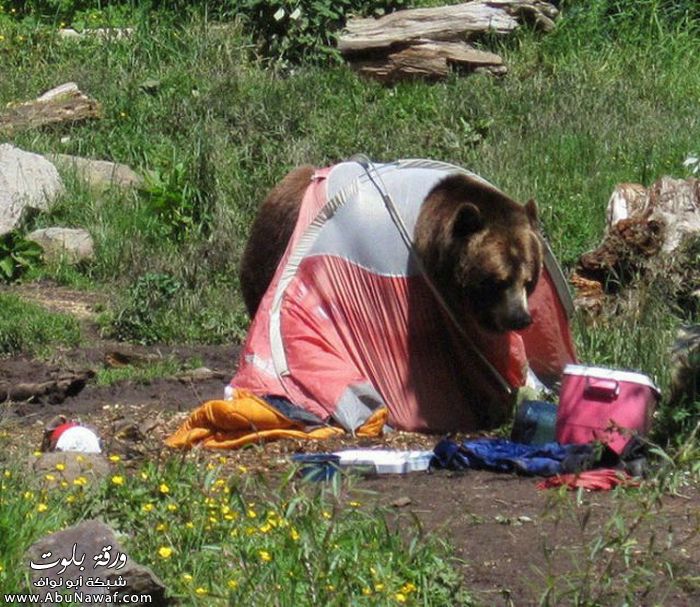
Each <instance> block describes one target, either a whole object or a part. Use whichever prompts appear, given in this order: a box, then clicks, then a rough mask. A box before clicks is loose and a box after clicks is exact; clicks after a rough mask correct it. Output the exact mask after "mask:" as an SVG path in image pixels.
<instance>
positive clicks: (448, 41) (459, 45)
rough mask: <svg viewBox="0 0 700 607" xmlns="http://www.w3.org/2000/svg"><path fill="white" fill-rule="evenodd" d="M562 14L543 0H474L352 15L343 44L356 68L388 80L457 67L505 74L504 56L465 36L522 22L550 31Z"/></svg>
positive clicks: (433, 75) (442, 73)
mask: <svg viewBox="0 0 700 607" xmlns="http://www.w3.org/2000/svg"><path fill="white" fill-rule="evenodd" d="M557 13H558V11H557V9H556V8H555V7H554V6H552V5H551V4H549V3H548V2H543V1H540V0H488V1H487V0H475V1H474V2H467V3H463V4H457V5H452V6H442V7H434V8H421V9H411V10H405V11H397V12H395V13H390V14H388V15H385V16H384V17H381V18H379V19H373V18H363V19H350V20H349V21H348V22H347V24H346V27H345V30H344V31H343V32H342V33H341V35H340V38H339V39H338V48H339V50H340V51H341V53H342V54H343V56H344V57H345V58H346V59H347V60H348V61H349V62H350V63H351V65H352V67H353V68H354V69H356V70H357V71H359V72H360V73H362V74H365V75H367V76H370V77H373V78H376V79H378V80H381V81H382V82H388V83H393V82H396V81H398V80H403V79H407V78H425V79H429V80H439V79H442V78H445V77H446V76H447V75H448V74H449V73H450V68H452V67H456V68H460V69H462V70H466V71H475V70H486V71H488V72H490V73H493V74H503V73H505V71H506V67H505V65H504V64H503V60H502V59H501V57H499V56H498V55H496V54H495V53H490V52H488V51H483V50H479V49H476V48H474V47H473V46H471V45H469V44H467V42H466V41H468V40H470V39H473V38H475V37H477V36H479V35H483V34H485V33H496V34H509V33H510V32H512V31H514V30H515V29H517V28H518V27H520V26H521V25H522V24H523V23H532V24H534V25H535V26H537V27H539V28H540V29H543V30H545V31H549V30H551V29H552V28H553V27H554V21H553V19H554V18H555V17H556V15H557Z"/></svg>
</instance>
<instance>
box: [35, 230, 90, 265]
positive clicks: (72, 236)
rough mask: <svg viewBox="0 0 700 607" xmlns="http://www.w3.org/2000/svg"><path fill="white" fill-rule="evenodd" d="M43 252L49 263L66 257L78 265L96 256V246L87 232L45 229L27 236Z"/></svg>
mask: <svg viewBox="0 0 700 607" xmlns="http://www.w3.org/2000/svg"><path fill="white" fill-rule="evenodd" d="M27 240H33V241H34V242H36V243H37V244H38V245H39V246H40V247H41V248H42V249H43V250H44V257H45V258H46V259H47V260H49V261H57V260H59V259H60V258H61V257H65V258H66V259H67V260H68V261H69V262H71V263H78V262H80V261H83V260H85V259H92V258H93V257H94V256H95V245H94V243H93V241H92V236H90V233H89V232H88V231H87V230H82V229H72V228H43V229H41V230H34V232H32V233H31V234H28V235H27Z"/></svg>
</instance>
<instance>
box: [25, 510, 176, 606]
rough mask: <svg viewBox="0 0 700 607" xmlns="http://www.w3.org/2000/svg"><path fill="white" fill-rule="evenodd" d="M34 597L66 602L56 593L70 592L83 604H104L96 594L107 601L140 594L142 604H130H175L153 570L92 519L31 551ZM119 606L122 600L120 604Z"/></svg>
mask: <svg viewBox="0 0 700 607" xmlns="http://www.w3.org/2000/svg"><path fill="white" fill-rule="evenodd" d="M26 562H27V563H29V568H30V577H31V585H32V586H31V593H32V594H37V593H38V594H39V595H40V596H41V600H40V604H41V605H55V604H61V605H63V604H66V602H69V601H66V600H65V599H63V600H62V599H61V598H60V597H59V598H58V599H56V593H58V594H61V593H67V594H68V596H69V597H70V598H72V599H74V598H76V597H77V596H82V597H83V603H81V602H78V603H76V602H75V601H72V602H70V604H93V603H96V602H99V599H98V598H97V597H95V598H90V597H88V598H85V597H86V596H87V595H90V594H98V595H100V594H101V595H111V596H110V598H111V599H112V600H107V597H106V596H105V597H104V599H103V601H102V602H105V603H107V602H115V601H114V598H118V596H119V595H121V596H124V595H131V597H134V596H138V597H139V598H140V599H141V602H130V603H129V604H130V605H149V606H154V605H155V606H161V605H168V604H169V603H170V601H169V600H168V599H167V598H166V597H165V585H164V584H163V582H161V580H160V579H159V578H158V576H156V574H155V573H153V572H152V571H151V570H150V569H149V568H148V567H145V566H143V565H139V564H137V563H135V562H134V561H133V560H132V559H131V558H130V557H129V556H128V554H127V553H126V552H125V551H124V549H123V548H122V546H121V544H120V543H119V540H118V539H117V537H116V536H115V534H114V532H113V531H112V529H111V528H110V527H108V526H107V525H105V524H104V523H101V522H100V521H96V520H88V521H84V522H82V523H80V524H79V525H74V526H73V527H69V528H68V529H64V530H63V531H58V532H56V533H52V534H51V535H47V536H46V537H43V538H41V539H40V540H39V541H37V542H36V543H34V544H32V545H31V546H30V547H29V550H27V555H26ZM117 602H118V601H117Z"/></svg>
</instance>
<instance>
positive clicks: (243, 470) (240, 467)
mask: <svg viewBox="0 0 700 607" xmlns="http://www.w3.org/2000/svg"><path fill="white" fill-rule="evenodd" d="M238 471H239V472H240V473H241V474H245V473H246V472H248V468H246V467H245V466H238Z"/></svg>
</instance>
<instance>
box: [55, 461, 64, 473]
mask: <svg viewBox="0 0 700 607" xmlns="http://www.w3.org/2000/svg"><path fill="white" fill-rule="evenodd" d="M65 469H66V465H65V464H62V463H60V462H59V463H58V464H56V470H58V471H59V472H63V471H64V470H65Z"/></svg>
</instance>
